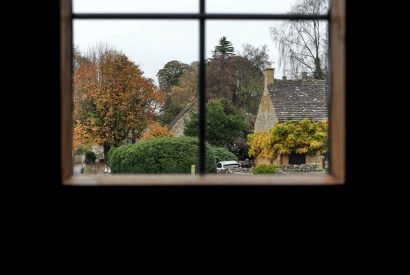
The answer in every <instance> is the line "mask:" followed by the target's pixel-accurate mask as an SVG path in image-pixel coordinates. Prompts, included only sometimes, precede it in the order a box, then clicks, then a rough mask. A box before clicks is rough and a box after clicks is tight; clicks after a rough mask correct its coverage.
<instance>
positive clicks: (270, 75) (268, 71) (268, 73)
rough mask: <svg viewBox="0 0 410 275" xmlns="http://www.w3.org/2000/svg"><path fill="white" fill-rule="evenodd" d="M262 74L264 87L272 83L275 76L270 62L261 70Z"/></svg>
mask: <svg viewBox="0 0 410 275" xmlns="http://www.w3.org/2000/svg"><path fill="white" fill-rule="evenodd" d="M263 75H264V76H265V87H267V86H268V85H272V84H273V82H274V77H275V69H274V68H272V67H271V65H270V64H269V65H267V66H266V68H265V70H263Z"/></svg>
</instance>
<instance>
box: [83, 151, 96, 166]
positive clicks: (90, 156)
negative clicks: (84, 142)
mask: <svg viewBox="0 0 410 275" xmlns="http://www.w3.org/2000/svg"><path fill="white" fill-rule="evenodd" d="M96 158H97V156H96V155H95V153H94V152H93V151H90V150H87V151H85V163H94V162H95V160H96Z"/></svg>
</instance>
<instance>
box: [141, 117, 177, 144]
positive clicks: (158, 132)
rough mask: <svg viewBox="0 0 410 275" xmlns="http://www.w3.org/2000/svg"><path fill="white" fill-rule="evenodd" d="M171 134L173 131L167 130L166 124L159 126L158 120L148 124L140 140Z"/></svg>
mask: <svg viewBox="0 0 410 275" xmlns="http://www.w3.org/2000/svg"><path fill="white" fill-rule="evenodd" d="M173 136H174V133H173V132H172V131H170V130H169V128H168V126H161V124H159V122H156V121H154V122H152V123H151V124H150V125H149V126H148V130H147V131H146V132H144V134H143V135H142V137H141V138H140V141H144V140H148V139H153V138H158V137H173Z"/></svg>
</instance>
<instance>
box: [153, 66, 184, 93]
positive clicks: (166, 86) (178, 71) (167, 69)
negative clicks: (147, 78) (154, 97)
mask: <svg viewBox="0 0 410 275" xmlns="http://www.w3.org/2000/svg"><path fill="white" fill-rule="evenodd" d="M188 68H189V65H188V64H185V63H182V62H180V61H177V60H172V61H169V62H168V63H167V64H165V66H164V68H162V69H161V70H159V71H158V73H157V77H158V83H159V87H160V89H162V90H164V91H166V92H167V94H168V93H169V92H170V89H171V87H172V86H176V85H178V80H179V77H180V76H181V75H182V74H183V73H184V72H185V71H186V70H187V69H188Z"/></svg>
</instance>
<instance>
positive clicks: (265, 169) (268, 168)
mask: <svg viewBox="0 0 410 275" xmlns="http://www.w3.org/2000/svg"><path fill="white" fill-rule="evenodd" d="M278 168H279V166H277V165H266V164H261V165H259V166H257V167H255V169H253V174H254V175H258V174H275V173H276V169H278Z"/></svg>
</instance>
